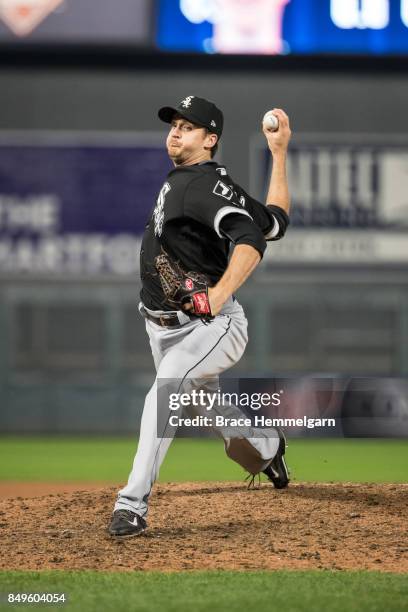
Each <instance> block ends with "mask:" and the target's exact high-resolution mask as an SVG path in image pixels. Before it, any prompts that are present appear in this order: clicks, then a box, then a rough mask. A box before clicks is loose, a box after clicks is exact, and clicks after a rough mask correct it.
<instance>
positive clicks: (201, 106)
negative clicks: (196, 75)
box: [158, 96, 224, 138]
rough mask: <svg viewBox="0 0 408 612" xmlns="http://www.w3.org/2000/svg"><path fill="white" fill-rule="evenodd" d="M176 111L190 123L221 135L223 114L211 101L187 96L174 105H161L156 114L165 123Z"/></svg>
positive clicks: (170, 119)
mask: <svg viewBox="0 0 408 612" xmlns="http://www.w3.org/2000/svg"><path fill="white" fill-rule="evenodd" d="M176 113H177V114H178V115H181V116H182V117H184V118H185V119H187V120H188V121H191V123H195V124H197V125H200V126H202V127H205V128H207V129H208V130H209V131H210V132H213V133H214V134H217V136H218V137H219V138H220V137H221V134H222V128H223V126H224V115H223V114H222V112H221V111H220V109H219V108H217V107H216V106H215V104H214V103H213V102H209V101H208V100H205V98H198V97H197V96H187V97H186V98H184V100H182V101H181V102H180V104H179V105H178V106H176V107H172V106H163V107H162V108H161V109H160V110H159V112H158V115H159V118H160V119H161V120H162V121H164V122H165V123H171V122H172V120H173V117H174V115H175V114H176Z"/></svg>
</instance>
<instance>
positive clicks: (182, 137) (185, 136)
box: [166, 115, 216, 166]
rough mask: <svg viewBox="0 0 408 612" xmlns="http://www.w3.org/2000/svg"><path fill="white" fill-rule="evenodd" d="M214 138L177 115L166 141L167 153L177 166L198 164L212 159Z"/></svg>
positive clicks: (203, 129)
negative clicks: (211, 149) (211, 151)
mask: <svg viewBox="0 0 408 612" xmlns="http://www.w3.org/2000/svg"><path fill="white" fill-rule="evenodd" d="M214 138H215V139H216V136H215V135H214V134H208V133H207V130H206V129H205V128H202V127H199V126H198V125H195V124H194V123H191V121H187V119H183V117H180V116H178V115H176V116H175V117H174V119H173V121H172V122H171V128H170V132H169V135H168V136H167V140H166V145H167V152H168V154H169V157H170V159H171V160H172V161H173V163H174V164H175V165H176V166H183V165H184V166H186V165H187V166H188V165H191V164H196V163H198V162H200V161H202V160H204V159H209V158H210V147H211V145H212V144H214V142H215V141H214ZM213 141H214V142H213Z"/></svg>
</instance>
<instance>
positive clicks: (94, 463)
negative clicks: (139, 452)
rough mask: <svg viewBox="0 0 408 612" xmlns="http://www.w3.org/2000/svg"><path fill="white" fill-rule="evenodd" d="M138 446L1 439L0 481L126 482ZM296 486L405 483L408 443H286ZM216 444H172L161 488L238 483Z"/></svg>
mask: <svg viewBox="0 0 408 612" xmlns="http://www.w3.org/2000/svg"><path fill="white" fill-rule="evenodd" d="M135 450H136V441H135V440H134V439H130V438H109V437H107V438H92V437H91V438H85V437H76V438H69V437H60V438H58V437H2V438H0V480H20V481H24V480H26V481H30V480H31V481H34V480H38V481H53V480H54V481H59V482H64V481H65V482H69V481H87V480H88V481H101V482H113V483H118V482H124V481H125V480H126V479H127V476H128V472H129V470H130V467H131V464H132V461H133V456H134V452H135ZM286 456H287V462H288V464H289V466H290V468H291V471H292V479H293V480H294V481H296V480H298V481H320V482H330V481H338V482H341V481H351V482H407V481H408V467H407V466H408V441H407V440H373V439H366V440H356V439H330V440H327V439H326V440H323V439H320V440H304V439H302V440H299V439H298V440H289V448H288V451H287V455H286ZM243 473H244V472H243V470H242V469H241V468H240V467H239V466H238V465H237V464H235V463H233V462H232V461H230V460H229V459H228V458H227V457H226V455H225V453H224V447H223V443H222V442H220V441H219V440H203V439H196V440H192V439H179V440H175V441H174V443H173V444H172V446H171V447H170V450H169V452H168V455H167V457H166V459H165V462H164V464H163V466H162V470H161V473H160V480H161V481H162V482H166V481H167V482H168V481H173V482H174V481H188V480H193V481H205V480H209V481H211V480H240V479H241V478H242V476H243Z"/></svg>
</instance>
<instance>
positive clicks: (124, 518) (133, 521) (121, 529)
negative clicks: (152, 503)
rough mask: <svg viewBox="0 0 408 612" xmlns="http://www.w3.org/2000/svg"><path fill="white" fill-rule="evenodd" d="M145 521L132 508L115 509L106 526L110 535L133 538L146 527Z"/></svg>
mask: <svg viewBox="0 0 408 612" xmlns="http://www.w3.org/2000/svg"><path fill="white" fill-rule="evenodd" d="M146 527H147V523H146V521H145V520H144V518H142V517H141V516H139V515H138V514H136V512H132V510H115V512H114V513H113V515H112V520H111V522H110V525H109V527H108V532H109V534H110V535H111V536H116V537H120V538H133V537H134V536H138V535H140V534H141V533H143V531H144V530H145V529H146Z"/></svg>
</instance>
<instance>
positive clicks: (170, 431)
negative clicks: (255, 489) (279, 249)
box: [115, 298, 279, 516]
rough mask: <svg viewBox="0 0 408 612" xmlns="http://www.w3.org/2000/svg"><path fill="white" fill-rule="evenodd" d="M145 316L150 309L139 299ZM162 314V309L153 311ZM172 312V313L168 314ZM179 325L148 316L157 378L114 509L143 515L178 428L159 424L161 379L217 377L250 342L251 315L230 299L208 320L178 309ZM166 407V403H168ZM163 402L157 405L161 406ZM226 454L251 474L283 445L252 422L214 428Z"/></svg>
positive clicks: (229, 410) (194, 381)
mask: <svg viewBox="0 0 408 612" xmlns="http://www.w3.org/2000/svg"><path fill="white" fill-rule="evenodd" d="M139 310H140V312H141V314H142V315H143V314H144V313H145V312H146V310H147V309H146V308H145V307H144V306H143V304H140V306H139ZM149 312H150V313H151V314H156V315H157V314H159V313H160V312H159V311H154V312H153V311H149ZM167 314H168V313H167ZM177 316H178V317H179V321H180V326H176V327H170V328H169V327H161V326H159V325H156V324H155V323H153V322H152V321H150V320H148V319H146V330H147V333H148V335H149V339H150V346H151V350H152V353H153V359H154V364H155V367H156V372H157V377H156V379H155V381H154V383H153V386H152V387H151V389H150V391H149V392H148V394H147V395H146V399H145V404H144V409H143V415H142V420H141V426H140V437H139V444H138V448H137V452H136V456H135V458H134V462H133V468H132V471H131V473H130V475H129V479H128V483H127V485H126V486H125V487H124V488H123V489H121V490H120V491H119V493H118V498H117V501H116V504H115V510H119V509H126V510H132V511H133V512H136V513H137V514H139V515H140V516H145V515H146V514H147V511H148V500H149V496H150V492H151V489H152V487H153V484H154V482H155V481H156V479H157V477H158V474H159V469H160V466H161V464H162V462H163V459H164V457H165V455H166V452H167V450H168V448H169V446H170V444H171V442H172V439H173V436H174V433H175V428H165V429H163V428H162V427H161V426H160V425H159V426H158V405H157V404H158V402H157V390H158V387H159V385H160V381H162V380H177V381H184V382H185V384H186V388H188V389H190V390H191V388H192V386H195V385H196V386H197V387H200V381H202V380H208V379H211V380H212V381H215V382H216V386H218V382H217V377H218V376H219V375H220V374H221V373H222V372H224V371H225V370H227V369H228V368H231V367H232V366H233V365H234V364H236V363H237V362H238V361H239V359H240V358H241V356H242V354H243V352H244V350H245V346H246V344H247V341H248V335H247V320H246V317H245V314H244V311H243V309H242V307H241V305H240V304H239V303H238V302H237V301H236V300H235V299H232V298H231V299H230V300H229V301H228V302H227V303H226V304H225V305H224V307H223V309H222V311H221V313H220V314H219V315H217V316H216V317H215V318H214V319H213V320H212V321H211V322H210V323H208V324H205V323H204V322H203V321H202V320H201V319H199V318H196V319H190V318H189V317H188V316H187V315H185V314H184V313H182V312H181V311H178V313H177ZM163 409H166V410H168V406H166V407H165V408H163ZM160 410H161V407H160V406H159V411H160ZM218 410H219V411H221V410H222V413H223V415H224V416H228V417H236V418H238V417H241V418H242V416H243V413H242V412H241V411H240V410H239V409H238V408H237V407H235V406H232V405H229V406H223V407H222V408H218ZM213 429H215V430H216V433H217V434H218V435H220V436H221V437H222V438H223V439H224V445H225V451H226V453H227V455H228V456H229V457H230V458H231V459H233V460H234V461H236V462H237V463H239V464H240V465H241V466H242V467H243V468H244V469H246V470H248V471H249V472H250V473H252V474H257V473H258V472H260V471H262V470H263V469H265V468H266V467H267V465H268V464H269V463H270V461H271V460H272V459H273V457H274V456H275V455H276V452H277V450H278V446H279V438H278V435H277V432H276V431H275V430H271V429H268V430H267V429H265V430H261V429H255V428H252V427H242V428H241V427H234V428H216V427H214V428H213Z"/></svg>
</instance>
